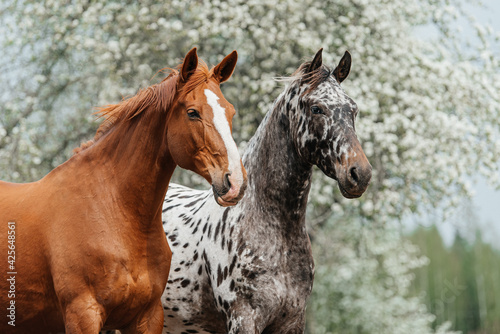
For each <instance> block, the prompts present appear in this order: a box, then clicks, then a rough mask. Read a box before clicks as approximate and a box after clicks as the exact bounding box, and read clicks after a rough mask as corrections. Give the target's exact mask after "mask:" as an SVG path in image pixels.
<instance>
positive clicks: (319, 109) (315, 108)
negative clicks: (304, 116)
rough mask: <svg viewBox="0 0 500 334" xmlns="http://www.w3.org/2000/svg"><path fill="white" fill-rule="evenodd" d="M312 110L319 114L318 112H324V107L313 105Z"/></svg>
mask: <svg viewBox="0 0 500 334" xmlns="http://www.w3.org/2000/svg"><path fill="white" fill-rule="evenodd" d="M311 112H312V113H313V114H315V115H318V114H324V112H323V109H321V108H320V107H318V106H312V107H311Z"/></svg>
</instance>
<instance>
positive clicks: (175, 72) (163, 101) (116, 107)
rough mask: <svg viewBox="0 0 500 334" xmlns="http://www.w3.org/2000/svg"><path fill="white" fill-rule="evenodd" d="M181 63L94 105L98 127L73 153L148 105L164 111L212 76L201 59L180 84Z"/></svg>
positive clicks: (140, 112)
mask: <svg viewBox="0 0 500 334" xmlns="http://www.w3.org/2000/svg"><path fill="white" fill-rule="evenodd" d="M181 67H182V64H180V65H178V66H177V69H172V68H165V69H162V70H160V71H159V72H163V71H165V70H168V71H170V73H169V75H168V76H167V77H166V78H164V79H163V80H162V81H161V82H160V83H158V84H155V85H152V86H149V87H147V88H144V89H141V90H139V92H138V93H137V94H136V95H134V96H132V97H128V98H127V97H125V98H124V99H123V100H122V101H121V102H119V103H117V104H110V105H107V106H104V107H99V108H97V111H96V112H95V113H94V114H97V115H99V118H101V117H102V118H104V121H103V122H102V123H101V125H100V126H99V128H98V129H97V131H96V134H95V135H94V138H93V139H92V140H89V141H87V142H84V143H82V144H81V145H80V146H79V147H77V148H75V149H74V150H73V154H77V153H79V152H81V151H83V150H85V149H87V148H88V147H90V146H92V144H94V143H95V142H96V141H98V140H99V139H100V138H101V137H102V136H103V135H104V134H106V133H107V132H108V131H109V130H110V129H111V128H112V127H114V126H115V125H116V124H118V123H120V122H125V121H130V120H132V119H133V118H135V117H136V116H138V115H140V114H142V113H143V112H144V111H145V110H146V109H148V108H149V107H151V106H153V107H154V108H155V109H157V110H162V111H165V112H166V111H167V110H168V109H169V108H170V107H171V105H172V102H173V101H174V98H175V96H179V97H183V96H185V95H186V94H188V93H189V92H191V91H192V90H193V89H195V88H196V87H197V86H199V85H200V84H202V83H204V82H207V81H208V80H209V79H210V78H212V77H213V68H212V69H211V70H209V69H208V66H207V64H206V63H205V62H203V61H202V60H201V59H200V60H199V62H198V67H197V68H196V70H195V72H194V73H193V74H192V75H191V76H190V77H189V80H188V81H187V82H186V83H183V84H180V83H179V78H180V76H179V70H180V68H181Z"/></svg>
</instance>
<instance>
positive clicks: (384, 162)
mask: <svg viewBox="0 0 500 334" xmlns="http://www.w3.org/2000/svg"><path fill="white" fill-rule="evenodd" d="M471 1H473V0H471ZM471 1H466V0H463V1H462V0H393V1H387V0H322V1H317V0H305V1H304V0H272V1H271V0H228V1H222V0H212V1H208V0H197V1H182V0H172V1H167V2H157V1H152V0H144V1H141V2H140V3H139V2H136V1H92V2H91V1H78V0H77V1H72V2H71V5H68V4H67V3H66V2H65V1H61V0H49V1H45V2H44V3H43V4H41V3H39V2H38V1H7V2H5V3H3V4H2V5H1V7H0V12H1V20H2V25H1V26H2V27H3V37H2V42H3V44H4V47H3V51H4V52H3V57H2V58H1V59H0V62H1V63H0V68H2V71H0V78H1V80H2V83H3V84H2V87H3V88H4V89H3V92H2V93H1V94H0V99H1V101H0V102H1V105H2V107H1V112H0V177H1V178H2V179H7V180H12V181H28V180H33V179H37V178H39V177H41V176H43V175H44V174H45V173H46V172H47V171H49V170H50V169H52V168H53V167H55V166H56V165H57V164H59V163H60V162H62V161H64V159H66V158H67V157H68V156H69V154H70V152H71V149H72V148H73V147H75V146H76V145H78V143H79V142H80V141H81V140H82V139H83V138H88V137H91V136H92V132H93V131H94V129H95V127H96V125H97V123H96V122H95V121H94V120H93V117H92V116H90V113H91V112H92V107H93V106H98V105H102V104H106V103H111V102H116V101H118V100H119V99H121V98H122V96H126V95H130V94H134V93H135V92H136V91H137V89H138V88H139V87H143V86H146V85H149V84H151V83H152V82H155V80H157V79H156V78H155V79H153V80H151V78H152V77H153V76H154V75H155V73H156V72H157V71H158V70H160V69H162V68H164V67H167V66H173V65H175V64H177V63H179V61H180V57H182V56H183V55H184V54H185V52H186V51H187V50H189V49H190V48H191V47H192V46H198V47H199V53H200V55H201V57H202V58H203V59H205V60H206V61H207V62H208V63H211V64H215V63H217V62H218V61H220V58H221V57H222V56H223V55H225V54H227V53H228V52H230V51H231V50H233V49H236V50H238V53H239V62H238V66H237V69H236V72H235V75H234V76H233V77H232V79H231V80H230V82H228V83H227V84H225V85H224V87H223V90H224V94H225V96H226V97H227V98H228V100H229V101H231V102H232V103H233V104H234V105H235V106H236V109H237V111H238V114H237V117H236V119H235V123H234V128H235V137H236V139H237V141H239V142H240V143H241V146H244V145H245V142H246V140H247V139H248V138H250V136H251V135H252V134H253V132H254V130H255V129H256V127H257V125H258V124H259V122H260V120H261V119H262V117H263V115H264V113H265V112H266V111H267V110H268V108H269V106H270V104H271V102H272V101H273V99H274V98H276V96H277V95H278V93H279V91H280V90H281V89H282V86H281V85H280V84H279V83H276V82H275V81H274V80H273V78H274V77H276V76H283V75H287V74H291V73H292V72H293V70H294V69H295V68H297V66H298V65H299V64H300V63H301V62H302V61H303V60H304V59H308V58H310V57H312V55H314V53H315V52H316V51H317V50H318V49H319V48H320V47H323V48H324V49H325V51H324V60H325V62H326V63H329V64H331V65H332V66H333V65H334V64H335V63H336V62H337V61H338V59H339V57H340V56H341V55H342V54H343V52H344V51H345V50H349V51H350V52H351V54H352V55H353V67H352V70H351V74H350V77H349V79H348V80H346V81H345V84H343V85H344V87H345V89H346V91H347V93H348V94H349V95H350V96H351V97H352V98H353V99H354V100H355V101H356V102H357V103H358V106H359V109H360V116H359V119H358V120H357V132H358V135H359V137H360V139H361V142H362V145H363V148H364V149H365V152H366V154H367V156H368V157H369V160H370V161H371V163H372V165H373V167H374V172H373V177H372V182H371V185H370V187H369V189H368V191H367V193H366V194H365V195H364V196H363V197H362V198H361V199H359V200H350V201H349V200H345V199H343V198H342V197H341V195H340V193H339V192H338V190H337V188H336V185H335V182H334V181H332V180H329V179H327V178H325V177H323V176H322V175H320V173H317V175H315V183H314V185H313V189H312V191H311V210H310V211H309V212H310V220H311V222H312V224H311V226H310V231H311V236H312V238H313V244H314V248H315V253H316V262H317V276H316V281H315V292H314V295H313V298H312V301H311V308H310V309H311V310H312V312H311V314H310V316H309V325H308V326H309V329H308V330H309V331H310V332H311V333H315V334H316V333H347V332H356V333H373V332H383V333H402V332H410V330H405V328H411V332H412V333H430V332H432V330H431V324H432V321H433V316H432V315H430V314H428V313H427V311H426V310H425V308H423V306H422V304H421V303H420V301H418V300H416V299H411V298H407V291H408V285H409V284H410V282H411V278H412V272H411V270H412V269H413V268H415V267H418V266H421V265H423V264H424V263H425V259H422V258H420V257H419V256H418V254H417V252H416V251H415V249H414V248H413V247H412V246H411V245H409V244H407V243H406V242H404V241H403V240H401V239H400V234H399V233H398V232H397V230H396V229H395V227H394V226H393V224H392V222H394V221H397V220H398V219H401V217H402V216H403V215H405V214H408V213H412V212H417V211H419V210H421V209H425V208H426V207H429V206H434V205H439V206H440V207H441V208H445V209H446V208H453V205H454V203H455V202H456V200H457V198H459V197H461V196H468V195H469V186H468V184H467V181H466V180H467V178H466V176H467V175H471V174H475V173H477V172H478V171H479V172H480V173H482V174H483V175H484V176H485V177H487V178H489V179H490V180H492V181H493V182H497V184H498V174H497V172H496V170H497V166H496V163H497V161H498V159H499V158H500V141H499V140H495V139H498V138H499V129H500V117H499V116H500V104H499V101H500V96H498V95H499V92H500V80H498V79H499V62H498V59H497V58H496V57H495V54H494V53H493V52H492V51H491V50H493V47H492V45H491V43H494V42H495V39H494V38H493V37H494V36H493V37H492V36H491V32H490V31H489V30H488V29H484V28H483V27H481V26H475V28H474V29H475V30H474V31H477V33H478V34H479V37H480V39H479V41H480V43H479V44H476V45H475V46H474V47H469V48H468V49H467V51H466V52H465V51H463V48H462V47H461V45H462V44H463V42H464V41H463V40H462V39H460V34H459V32H458V31H454V30H453V29H452V27H453V24H452V23H453V22H454V21H455V20H456V19H457V17H459V16H461V15H462V11H461V10H460V8H461V7H462V6H463V4H464V3H468V2H471ZM424 25H426V26H430V27H433V29H434V30H435V31H436V38H435V40H434V41H429V40H426V41H422V40H421V39H419V38H417V37H416V34H415V33H414V31H415V30H414V29H415V28H416V27H419V26H424ZM159 77H161V74H160V75H159ZM177 177H178V180H179V179H180V180H181V182H182V183H193V182H194V183H196V182H197V179H196V177H194V176H192V175H190V174H178V175H177ZM318 232H321V233H318ZM432 326H434V328H436V324H432ZM374 328H376V329H377V330H375V331H374V330H373V329H374ZM441 331H446V330H445V329H441Z"/></svg>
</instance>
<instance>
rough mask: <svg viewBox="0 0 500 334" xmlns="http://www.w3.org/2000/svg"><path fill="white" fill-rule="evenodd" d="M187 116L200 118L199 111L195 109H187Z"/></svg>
mask: <svg viewBox="0 0 500 334" xmlns="http://www.w3.org/2000/svg"><path fill="white" fill-rule="evenodd" d="M187 114H188V117H189V118H191V119H199V118H201V117H200V113H199V112H198V110H195V109H188V113H187Z"/></svg>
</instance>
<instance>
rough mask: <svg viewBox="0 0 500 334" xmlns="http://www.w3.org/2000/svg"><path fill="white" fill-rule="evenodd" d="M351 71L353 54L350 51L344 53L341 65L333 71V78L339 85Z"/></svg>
mask: <svg viewBox="0 0 500 334" xmlns="http://www.w3.org/2000/svg"><path fill="white" fill-rule="evenodd" d="M350 70H351V54H350V53H349V51H346V52H345V53H344V56H343V57H342V59H340V63H339V64H338V66H337V67H336V68H335V70H333V76H334V77H335V79H337V81H338V82H339V83H341V82H342V81H344V79H345V78H347V76H348V75H349V71H350Z"/></svg>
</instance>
